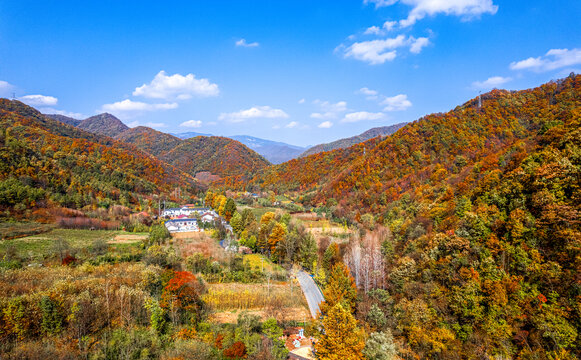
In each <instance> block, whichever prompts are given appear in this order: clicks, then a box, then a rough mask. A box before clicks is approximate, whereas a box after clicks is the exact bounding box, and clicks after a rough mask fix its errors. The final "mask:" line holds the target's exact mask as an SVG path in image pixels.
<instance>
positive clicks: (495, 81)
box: [472, 76, 512, 89]
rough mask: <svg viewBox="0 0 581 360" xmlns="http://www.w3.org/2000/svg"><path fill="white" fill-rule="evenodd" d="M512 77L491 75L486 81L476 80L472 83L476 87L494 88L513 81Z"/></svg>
mask: <svg viewBox="0 0 581 360" xmlns="http://www.w3.org/2000/svg"><path fill="white" fill-rule="evenodd" d="M511 80H512V78H509V77H502V76H493V77H489V78H488V79H486V80H484V81H475V82H473V83H472V87H473V88H475V89H492V88H495V87H497V86H500V85H502V84H505V83H507V82H509V81H511Z"/></svg>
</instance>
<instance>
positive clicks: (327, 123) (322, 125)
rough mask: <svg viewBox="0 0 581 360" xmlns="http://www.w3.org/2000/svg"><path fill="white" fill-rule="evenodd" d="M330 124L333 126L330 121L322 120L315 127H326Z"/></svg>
mask: <svg viewBox="0 0 581 360" xmlns="http://www.w3.org/2000/svg"><path fill="white" fill-rule="evenodd" d="M331 126H333V123H332V122H330V121H323V122H322V123H320V124H319V125H317V127H318V128H321V129H328V128H330V127H331Z"/></svg>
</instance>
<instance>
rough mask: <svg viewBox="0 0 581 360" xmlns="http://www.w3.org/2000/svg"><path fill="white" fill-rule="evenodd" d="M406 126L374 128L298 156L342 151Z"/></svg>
mask: <svg viewBox="0 0 581 360" xmlns="http://www.w3.org/2000/svg"><path fill="white" fill-rule="evenodd" d="M406 124H407V123H399V124H395V125H390V126H382V127H376V128H373V129H369V130H367V131H366V132H364V133H362V134H359V135H357V136H352V137H350V138H345V139H339V140H335V141H333V142H330V143H327V144H319V145H315V146H313V147H311V148H309V149H308V150H307V151H305V152H303V153H302V154H301V155H300V157H303V156H309V155H313V154H317V153H320V152H323V151H331V150H335V149H344V148H348V147H350V146H352V145H355V144H359V143H362V142H364V141H367V140H369V139H373V138H375V137H378V136H381V137H384V136H388V135H391V134H393V133H395V132H396V131H398V130H399V129H401V128H402V127H404V126H405V125H406Z"/></svg>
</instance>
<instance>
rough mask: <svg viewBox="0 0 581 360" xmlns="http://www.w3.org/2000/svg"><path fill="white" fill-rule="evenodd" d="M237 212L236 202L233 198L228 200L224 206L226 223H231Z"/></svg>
mask: <svg viewBox="0 0 581 360" xmlns="http://www.w3.org/2000/svg"><path fill="white" fill-rule="evenodd" d="M235 212H236V202H235V201H234V199H232V198H228V199H227V200H226V204H225V205H224V218H225V219H226V221H230V219H232V216H233V215H234V213H235Z"/></svg>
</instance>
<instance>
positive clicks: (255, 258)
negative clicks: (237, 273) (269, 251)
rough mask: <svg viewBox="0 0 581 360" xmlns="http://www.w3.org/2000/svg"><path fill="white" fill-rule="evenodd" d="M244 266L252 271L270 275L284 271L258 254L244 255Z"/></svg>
mask: <svg viewBox="0 0 581 360" xmlns="http://www.w3.org/2000/svg"><path fill="white" fill-rule="evenodd" d="M261 259H262V260H261ZM244 265H247V266H249V267H250V268H251V269H252V270H261V271H262V270H264V271H267V272H271V273H273V272H282V271H284V269H283V268H282V267H280V266H279V265H276V264H273V263H272V262H271V261H270V260H269V259H268V258H267V257H266V256H263V255H260V254H249V255H244Z"/></svg>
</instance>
